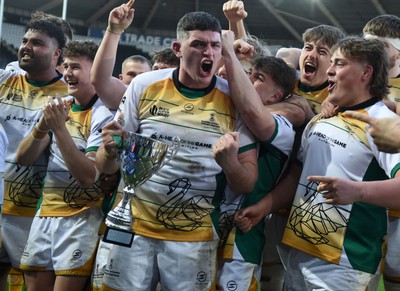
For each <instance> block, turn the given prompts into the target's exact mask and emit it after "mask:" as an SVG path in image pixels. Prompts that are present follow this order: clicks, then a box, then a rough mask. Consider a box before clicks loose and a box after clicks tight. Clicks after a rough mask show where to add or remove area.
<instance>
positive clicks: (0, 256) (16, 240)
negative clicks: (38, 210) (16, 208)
mask: <svg viewBox="0 0 400 291" xmlns="http://www.w3.org/2000/svg"><path fill="white" fill-rule="evenodd" d="M32 221H33V217H30V216H18V215H8V214H3V215H2V218H1V237H2V248H3V250H2V251H0V263H11V266H12V267H14V268H17V269H18V268H19V263H20V261H21V256H22V253H23V251H24V248H25V244H26V242H27V241H28V236H29V230H30V228H31V224H32Z"/></svg>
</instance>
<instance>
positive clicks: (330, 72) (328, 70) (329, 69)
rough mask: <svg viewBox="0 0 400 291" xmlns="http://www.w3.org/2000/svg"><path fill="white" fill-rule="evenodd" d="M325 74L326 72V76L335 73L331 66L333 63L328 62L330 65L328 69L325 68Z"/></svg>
mask: <svg viewBox="0 0 400 291" xmlns="http://www.w3.org/2000/svg"><path fill="white" fill-rule="evenodd" d="M326 74H327V75H328V76H333V75H335V70H334V68H333V63H332V64H330V66H329V67H328V69H327V70H326Z"/></svg>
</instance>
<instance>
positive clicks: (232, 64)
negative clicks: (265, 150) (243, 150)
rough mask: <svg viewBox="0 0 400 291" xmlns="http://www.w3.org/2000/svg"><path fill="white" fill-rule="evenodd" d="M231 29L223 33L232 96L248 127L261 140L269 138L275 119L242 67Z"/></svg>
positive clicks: (224, 54) (273, 128)
mask: <svg viewBox="0 0 400 291" xmlns="http://www.w3.org/2000/svg"><path fill="white" fill-rule="evenodd" d="M233 40H234V36H233V33H232V32H231V31H223V33H222V45H223V49H222V54H223V57H224V62H225V68H226V74H227V79H228V83H229V89H230V92H231V98H232V100H233V102H234V104H235V107H236V108H237V109H238V110H239V112H240V115H241V117H242V118H243V120H244V122H245V124H246V125H247V127H248V128H249V129H250V130H251V132H252V133H253V134H254V135H255V136H256V137H257V138H258V139H260V140H262V141H266V140H268V139H269V138H270V137H271V136H272V134H273V133H274V131H275V126H276V125H275V119H274V118H273V116H272V114H271V113H270V112H269V111H268V109H267V108H266V107H265V106H264V104H263V103H262V102H261V99H260V97H259V95H258V93H257V91H256V89H255V88H254V86H253V84H252V82H251V81H250V79H249V77H248V76H247V75H246V73H245V71H244V70H243V68H242V65H241V64H240V62H239V60H238V58H237V56H236V54H235V49H234V46H233Z"/></svg>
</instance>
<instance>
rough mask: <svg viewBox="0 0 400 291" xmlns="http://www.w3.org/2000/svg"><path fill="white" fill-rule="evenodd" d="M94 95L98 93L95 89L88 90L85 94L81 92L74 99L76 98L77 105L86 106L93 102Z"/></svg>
mask: <svg viewBox="0 0 400 291" xmlns="http://www.w3.org/2000/svg"><path fill="white" fill-rule="evenodd" d="M94 95H96V91H95V90H94V89H93V90H88V91H85V92H79V93H78V94H76V95H75V96H73V97H74V99H75V103H76V104H77V105H79V106H86V105H88V104H89V102H90V101H91V100H92V98H93V96H94Z"/></svg>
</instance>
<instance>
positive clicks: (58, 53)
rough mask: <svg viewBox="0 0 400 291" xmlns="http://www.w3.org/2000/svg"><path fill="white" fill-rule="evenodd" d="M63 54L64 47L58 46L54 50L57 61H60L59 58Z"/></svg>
mask: <svg viewBox="0 0 400 291" xmlns="http://www.w3.org/2000/svg"><path fill="white" fill-rule="evenodd" d="M61 54H62V49H60V48H58V49H56V50H55V51H54V55H53V58H54V59H55V60H56V61H58V59H59V58H60V56H61Z"/></svg>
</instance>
